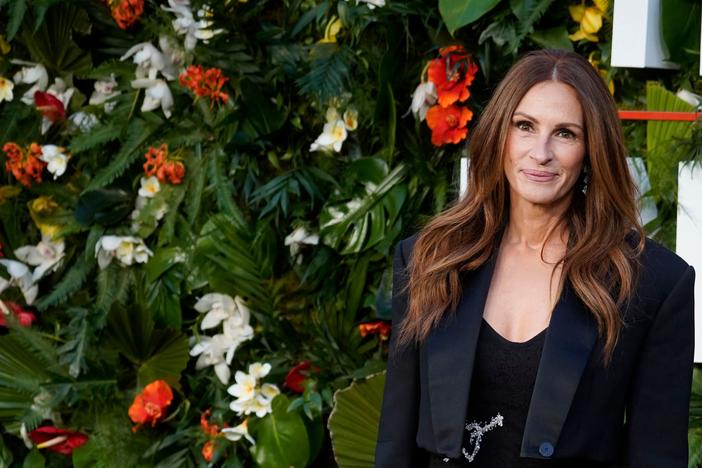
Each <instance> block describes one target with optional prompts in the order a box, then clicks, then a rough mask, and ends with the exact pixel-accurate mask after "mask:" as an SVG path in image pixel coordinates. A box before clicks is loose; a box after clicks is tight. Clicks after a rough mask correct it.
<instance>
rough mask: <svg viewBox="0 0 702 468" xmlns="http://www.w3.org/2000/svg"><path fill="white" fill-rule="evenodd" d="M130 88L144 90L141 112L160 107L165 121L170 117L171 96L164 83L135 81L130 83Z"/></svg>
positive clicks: (149, 80)
mask: <svg viewBox="0 0 702 468" xmlns="http://www.w3.org/2000/svg"><path fill="white" fill-rule="evenodd" d="M132 88H137V89H140V88H145V89H146V92H145V93H144V102H143V103H142V105H141V111H142V112H150V111H152V110H156V109H158V108H159V107H160V108H161V109H162V110H163V115H165V116H166V118H167V119H168V118H170V117H171V109H173V94H171V90H170V88H169V87H168V85H167V84H166V82H165V81H163V80H161V79H158V80H154V79H147V78H141V79H136V80H134V81H132Z"/></svg>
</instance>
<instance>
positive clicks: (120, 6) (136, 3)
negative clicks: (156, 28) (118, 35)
mask: <svg viewBox="0 0 702 468" xmlns="http://www.w3.org/2000/svg"><path fill="white" fill-rule="evenodd" d="M105 3H106V4H107V5H108V6H109V7H110V12H111V14H112V19H114V20H115V23H117V26H119V27H120V28H121V29H127V28H128V27H129V26H131V25H133V24H134V23H136V22H137V20H138V19H139V17H140V16H141V14H142V13H143V12H144V0H105Z"/></svg>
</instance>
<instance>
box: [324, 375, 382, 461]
mask: <svg viewBox="0 0 702 468" xmlns="http://www.w3.org/2000/svg"><path fill="white" fill-rule="evenodd" d="M384 387H385V372H382V373H379V374H375V375H373V376H371V377H368V378H367V379H364V380H356V381H354V382H353V383H352V384H351V385H349V386H348V387H346V388H344V389H341V390H337V391H336V393H334V408H333V409H332V412H331V414H330V415H329V421H328V423H327V426H328V428H329V435H330V436H331V440H332V447H333V448H334V459H335V460H336V463H337V464H338V465H339V467H340V468H347V467H358V468H362V467H372V466H374V463H375V445H376V439H377V437H378V422H379V421H380V407H381V405H382V402H383V388H384Z"/></svg>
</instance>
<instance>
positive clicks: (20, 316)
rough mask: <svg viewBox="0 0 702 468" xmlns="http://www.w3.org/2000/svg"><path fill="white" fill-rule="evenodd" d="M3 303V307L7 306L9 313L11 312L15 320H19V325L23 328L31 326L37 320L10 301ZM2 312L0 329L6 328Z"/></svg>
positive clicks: (1, 312) (0, 313) (0, 312)
mask: <svg viewBox="0 0 702 468" xmlns="http://www.w3.org/2000/svg"><path fill="white" fill-rule="evenodd" d="M3 303H4V304H5V306H7V308H8V309H9V310H10V312H12V314H13V315H14V316H15V318H16V319H17V320H19V323H20V325H21V326H23V327H29V326H31V325H32V322H34V321H35V320H36V319H37V318H36V316H35V315H34V314H33V313H31V312H29V311H27V310H24V309H23V308H22V306H20V305H19V304H16V303H14V302H10V301H4V302H3ZM3 312H4V311H0V327H6V326H7V321H6V320H5V314H4V313H3Z"/></svg>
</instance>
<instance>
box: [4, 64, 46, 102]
mask: <svg viewBox="0 0 702 468" xmlns="http://www.w3.org/2000/svg"><path fill="white" fill-rule="evenodd" d="M11 62H12V63H14V64H16V65H26V66H25V67H23V68H22V69H21V70H20V71H18V72H17V73H15V75H14V76H13V80H14V82H15V84H20V83H22V84H31V85H33V86H32V87H31V88H29V89H28V90H27V91H25V93H24V94H23V95H22V102H23V103H25V104H27V105H28V106H31V105H34V93H35V92H36V91H44V90H45V89H46V87H47V86H49V73H48V72H47V71H46V68H45V67H44V65H42V64H40V63H34V62H26V61H24V60H11Z"/></svg>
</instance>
